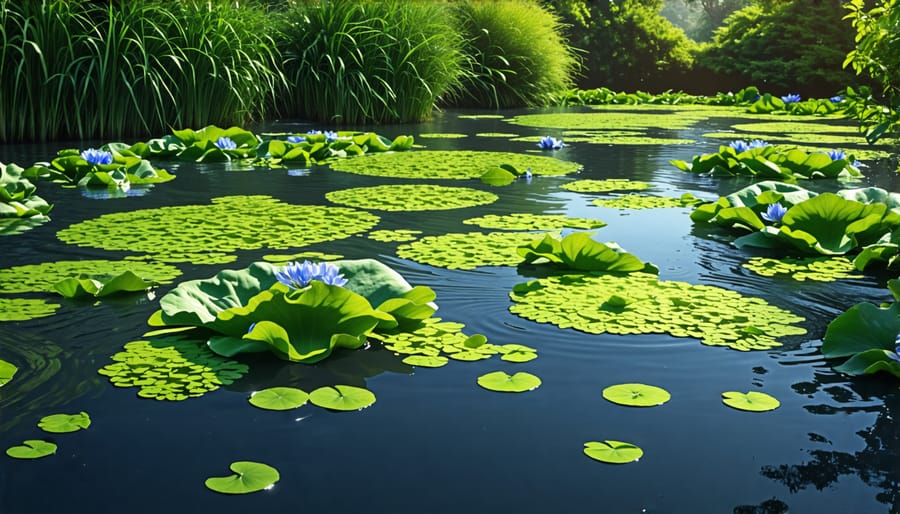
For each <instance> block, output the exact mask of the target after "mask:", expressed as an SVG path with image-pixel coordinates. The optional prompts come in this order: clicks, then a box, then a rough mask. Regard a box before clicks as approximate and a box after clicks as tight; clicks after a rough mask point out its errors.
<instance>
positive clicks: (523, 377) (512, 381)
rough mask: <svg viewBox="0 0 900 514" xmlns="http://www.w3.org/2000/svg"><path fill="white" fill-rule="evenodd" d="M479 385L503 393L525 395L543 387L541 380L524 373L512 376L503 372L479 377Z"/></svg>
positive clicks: (520, 372)
mask: <svg viewBox="0 0 900 514" xmlns="http://www.w3.org/2000/svg"><path fill="white" fill-rule="evenodd" d="M478 385H480V386H481V387H483V388H485V389H488V390H491V391H499V392H502V393H524V392H525V391H531V390H532V389H537V388H538V387H539V386H540V385H541V379H540V378H538V377H536V376H535V375H532V374H531V373H526V372H524V371H519V372H517V373H516V374H514V375H512V376H510V375H508V374H506V373H505V372H503V371H494V372H491V373H487V374H485V375H481V376H480V377H478Z"/></svg>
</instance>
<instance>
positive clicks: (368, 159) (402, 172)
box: [331, 150, 581, 179]
mask: <svg viewBox="0 0 900 514" xmlns="http://www.w3.org/2000/svg"><path fill="white" fill-rule="evenodd" d="M501 164H507V165H510V166H512V167H514V168H516V169H520V170H524V169H527V168H531V172H532V173H533V174H534V175H567V174H569V173H575V172H576V171H578V170H579V169H581V165H580V164H578V163H576V162H569V161H563V160H560V159H556V158H554V157H546V156H542V155H527V154H519V153H512V152H478V151H466V150H423V151H417V152H407V153H381V154H374V155H366V156H363V157H357V158H355V159H346V160H342V161H336V162H333V163H331V168H332V169H334V170H336V171H343V172H347V173H355V174H359V175H372V176H376V177H394V178H413V179H438V178H441V179H468V178H480V177H481V176H482V175H483V174H484V172H485V171H487V170H488V169H490V168H494V167H497V166H500V165H501Z"/></svg>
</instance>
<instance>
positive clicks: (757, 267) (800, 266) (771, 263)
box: [742, 257, 862, 282]
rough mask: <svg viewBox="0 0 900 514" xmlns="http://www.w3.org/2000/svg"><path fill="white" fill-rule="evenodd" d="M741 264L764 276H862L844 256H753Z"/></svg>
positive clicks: (825, 279)
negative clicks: (792, 257)
mask: <svg viewBox="0 0 900 514" xmlns="http://www.w3.org/2000/svg"><path fill="white" fill-rule="evenodd" d="M742 266H743V267H744V268H746V269H748V270H750V271H752V272H754V273H756V274H757V275H761V276H764V277H785V278H790V279H793V280H797V281H801V282H802V281H805V280H812V281H815V282H834V281H835V280H841V279H847V278H862V275H860V274H858V273H854V272H855V271H856V267H855V266H854V265H853V263H852V262H850V261H849V260H848V259H846V258H844V257H809V258H806V259H771V258H767V257H753V258H752V259H750V260H749V261H747V262H745V263H744V264H742Z"/></svg>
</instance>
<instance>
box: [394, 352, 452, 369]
mask: <svg viewBox="0 0 900 514" xmlns="http://www.w3.org/2000/svg"><path fill="white" fill-rule="evenodd" d="M448 362H449V360H448V359H447V357H442V356H440V355H410V356H408V357H405V358H404V359H403V363H404V364H409V365H411V366H420V367H423V368H440V367H441V366H444V365H445V364H447V363H448Z"/></svg>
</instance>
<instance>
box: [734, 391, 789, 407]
mask: <svg viewBox="0 0 900 514" xmlns="http://www.w3.org/2000/svg"><path fill="white" fill-rule="evenodd" d="M722 403H724V404H725V405H727V406H729V407H732V408H735V409H738V410H746V411H751V412H764V411H769V410H775V409H777V408H778V407H779V406H780V405H781V402H779V401H778V400H776V399H775V398H774V397H772V396H770V395H768V394H766V393H760V392H758V391H750V392H748V393H740V392H737V391H727V392H724V393H722Z"/></svg>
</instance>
